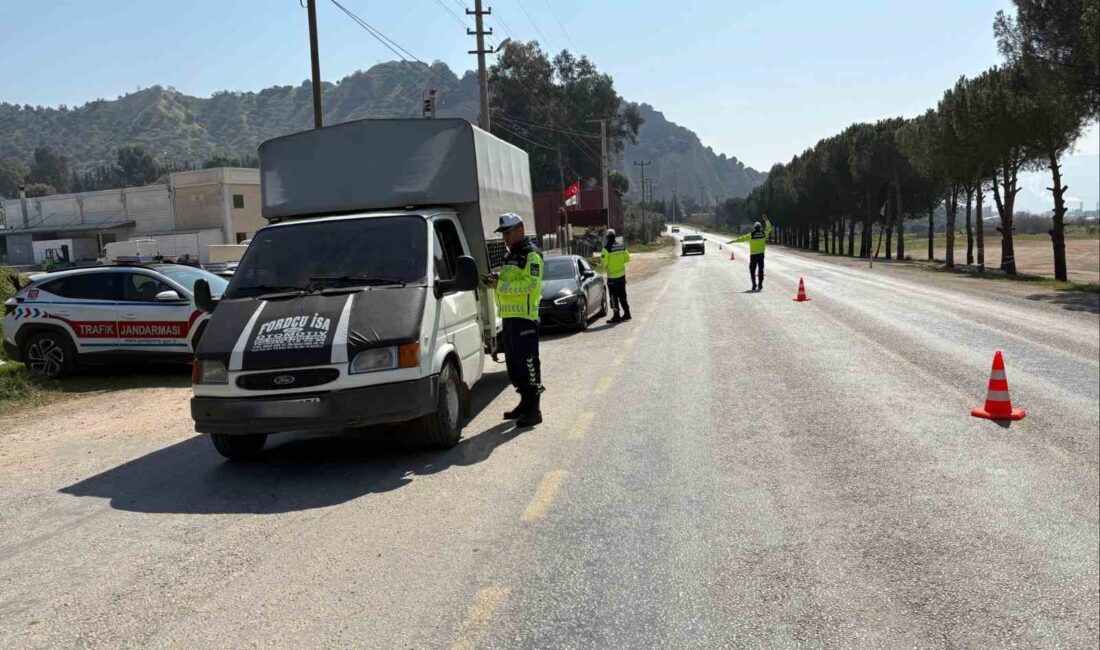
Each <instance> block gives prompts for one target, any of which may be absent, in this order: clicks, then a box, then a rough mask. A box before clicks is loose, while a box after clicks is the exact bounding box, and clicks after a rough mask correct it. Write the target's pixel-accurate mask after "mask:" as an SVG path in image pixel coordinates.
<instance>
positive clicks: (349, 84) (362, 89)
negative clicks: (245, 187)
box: [0, 61, 764, 197]
mask: <svg viewBox="0 0 1100 650" xmlns="http://www.w3.org/2000/svg"><path fill="white" fill-rule="evenodd" d="M429 87H431V88H435V89H436V90H437V97H438V102H437V105H438V111H437V113H438V115H439V116H440V117H464V118H466V119H471V120H473V119H475V118H476V115H477V81H476V77H475V75H474V74H473V73H471V72H467V73H466V74H465V75H464V76H463V77H461V78H460V77H458V76H456V75H455V74H454V73H453V72H452V71H451V70H450V69H449V68H448V67H447V66H446V65H444V64H442V63H436V64H434V65H432V66H430V67H428V66H424V65H421V64H416V63H406V62H396V61H395V62H389V63H382V64H379V65H376V66H374V67H372V68H370V69H369V70H366V71H360V72H356V73H354V74H352V75H349V76H347V77H345V78H343V79H341V80H340V81H338V82H336V83H327V82H326V83H325V84H324V85H323V98H322V102H323V106H324V111H325V114H324V119H325V123H326V124H335V123H339V122H346V121H349V120H355V119H361V118H367V117H419V115H420V108H421V100H422V99H423V97H424V93H425V91H426V90H427V88H429ZM641 109H642V111H643V115H644V116H645V118H646V123H645V124H644V125H643V126H642V130H641V132H640V134H639V143H638V144H637V145H632V146H630V147H628V149H627V150H626V152H625V155H624V156H623V158H622V161H621V162H620V163H619V164H618V165H617V166H619V167H620V168H621V169H622V171H624V172H625V173H627V174H632V173H633V169H632V167H633V165H632V164H631V162H632V161H633V160H640V159H647V160H653V162H654V164H653V166H652V167H651V168H650V169H648V170H647V175H648V174H649V173H650V172H652V173H653V174H654V177H655V178H658V179H659V182H660V186H659V189H658V190H657V193H656V194H657V195H658V196H660V195H661V190H663V189H668V191H669V193H671V191H672V189H673V187H674V181H675V186H676V187H678V188H680V189H679V191H680V192H681V194H682V195H683V194H684V193H694V194H693V195H695V196H697V195H698V188H699V186H700V185H704V186H705V187H706V188H707V192H708V196H709V197H714V196H722V197H732V196H743V195H745V194H747V193H748V191H749V190H750V189H751V188H752V187H753V186H755V185H757V184H759V183H760V182H762V181H763V177H764V174H762V173H760V172H757V171H755V170H753V169H751V168H746V167H744V166H743V165H742V164H741V163H740V162H738V161H737V159H736V158H726V157H725V156H718V155H715V154H714V152H713V151H711V150H710V149H709V148H704V147H703V146H702V144H701V143H700V142H699V138H698V136H696V135H695V134H694V133H693V132H691V131H690V130H688V129H686V128H683V127H681V126H677V125H675V124H673V123H671V122H668V121H667V120H665V119H664V116H662V115H661V114H660V113H659V112H657V111H656V110H654V109H653V108H652V107H650V106H648V105H645V104H643V105H642V106H641ZM312 124H313V118H312V103H311V99H310V85H309V83H308V81H306V82H302V83H301V84H299V85H297V86H273V87H271V88H266V89H264V90H261V91H259V92H230V91H224V92H218V93H215V94H214V95H213V96H212V97H193V96H190V95H185V94H183V93H181V92H178V91H176V90H174V89H172V88H164V87H161V86H154V87H152V88H147V89H144V90H139V91H137V92H134V93H131V94H127V95H123V96H121V97H119V98H118V99H114V100H104V99H97V100H94V101H90V102H88V103H87V104H84V105H83V106H80V107H77V108H69V107H65V106H62V107H58V108H43V107H32V106H16V105H13V104H5V103H0V161H4V160H7V161H21V162H26V161H28V160H30V159H31V157H32V154H33V152H34V149H35V147H41V146H49V147H52V148H53V149H54V150H55V151H57V152H59V153H62V154H64V155H66V156H67V157H68V158H69V161H70V166H71V168H72V169H74V170H76V171H78V172H79V171H83V170H87V169H90V168H93V167H96V166H98V165H104V164H110V163H112V162H114V160H115V150H116V149H117V148H118V147H119V146H122V145H140V146H142V147H144V148H145V150H146V151H148V152H149V153H151V154H152V155H153V156H154V158H155V159H156V160H157V161H158V162H163V161H164V160H167V161H169V162H172V163H184V162H191V163H198V162H201V161H203V160H205V159H208V158H211V157H213V156H215V155H222V156H227V157H232V158H235V157H241V156H246V155H255V152H256V147H257V146H258V145H259V143H260V142H262V141H263V140H266V139H268V138H271V137H275V136H279V135H284V134H287V133H293V132H295V131H301V130H303V129H308V128H310V127H311V126H312ZM634 185H635V187H634V188H633V189H632V193H633V192H636V190H637V184H634Z"/></svg>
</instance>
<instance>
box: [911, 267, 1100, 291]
mask: <svg viewBox="0 0 1100 650" xmlns="http://www.w3.org/2000/svg"><path fill="white" fill-rule="evenodd" d="M923 266H926V267H927V268H930V269H932V270H933V271H939V272H941V273H956V274H959V275H966V276H969V277H972V278H982V279H984V280H1008V281H1009V282H1026V283H1028V284H1031V285H1034V286H1036V287H1044V288H1047V289H1054V290H1055V291H1079V292H1082V293H1100V284H1097V283H1095V282H1072V281H1069V282H1064V281H1062V280H1055V279H1054V278H1044V277H1043V276H1041V275H1028V274H1026V273H1018V274H1016V275H1009V274H1007V273H1005V272H1003V271H998V270H991V269H986V270H985V271H979V270H978V269H976V268H973V267H967V266H959V267H956V268H953V269H949V268H947V267H945V266H943V265H942V264H935V265H932V264H927V263H926V264H924V265H923Z"/></svg>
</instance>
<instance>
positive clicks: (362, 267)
mask: <svg viewBox="0 0 1100 650" xmlns="http://www.w3.org/2000/svg"><path fill="white" fill-rule="evenodd" d="M427 241H428V227H427V223H426V222H425V221H424V219H423V218H422V217H417V216H404V215H402V216H394V217H370V218H365V219H344V220H333V221H303V222H302V223H295V224H291V225H286V226H278V227H275V228H265V229H264V230H261V231H260V232H258V233H256V236H255V237H253V238H252V243H251V244H249V246H248V250H247V251H245V254H244V258H243V259H241V262H240V264H239V265H238V266H237V270H236V272H235V273H234V274H233V279H232V280H231V281H230V282H229V288H228V289H227V291H226V293H225V296H226V297H227V298H244V297H252V296H257V295H261V294H264V293H268V292H270V291H271V288H272V287H278V288H280V289H282V290H291V289H300V290H303V291H311V290H313V289H315V288H316V278H339V279H344V278H346V279H348V282H346V283H341V284H342V285H343V286H351V285H354V284H357V283H356V282H353V280H354V279H356V278H387V279H388V280H391V281H392V282H394V283H408V284H419V283H423V282H424V278H425V275H426V273H427V268H428V257H427V250H428V248H427ZM362 284H363V285H364V286H365V285H367V284H371V283H369V282H363V283H362ZM398 286H400V285H398Z"/></svg>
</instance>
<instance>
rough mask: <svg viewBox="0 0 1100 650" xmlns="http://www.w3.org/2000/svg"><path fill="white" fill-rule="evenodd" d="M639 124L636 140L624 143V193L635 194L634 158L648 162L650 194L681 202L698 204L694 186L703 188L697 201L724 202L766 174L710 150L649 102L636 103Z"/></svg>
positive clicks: (743, 193) (744, 192) (637, 188)
mask: <svg viewBox="0 0 1100 650" xmlns="http://www.w3.org/2000/svg"><path fill="white" fill-rule="evenodd" d="M638 108H639V109H640V111H641V114H642V117H644V118H645V124H643V125H642V128H641V130H640V131H639V132H638V144H636V145H627V147H626V149H625V151H624V152H623V157H622V160H621V161H620V162H619V163H618V165H617V167H618V169H619V171H621V172H623V173H625V174H626V175H627V176H629V177H630V179H631V183H630V188H631V189H630V193H631V194H632V195H635V196H640V194H639V192H640V188H641V173H640V172H639V170H638V167H637V166H635V165H634V162H635V161H646V160H648V161H651V162H652V164H651V165H648V166H646V168H645V175H646V181H647V182H648V181H649V179H650V178H653V179H655V180H656V181H657V184H656V186H655V187H654V189H653V197H654V198H655V199H658V200H660V199H662V198H665V197H668V198H669V199H671V198H672V196H673V194H674V193H675V194H676V195H677V196H679V197H680V200H681V201H684V202H687V203H688V204H692V203H694V204H696V205H697V204H698V203H699V201H700V196H699V187H700V186H703V194H704V195H705V196H704V197H703V199H702V200H703V201H704V202H705V204H706V205H709V206H713V205H714V201H715V199H716V198H717V199H719V200H724V199H731V198H735V197H740V196H746V195H748V193H749V191H751V190H752V188H754V187H756V186H757V185H760V184H761V183H763V182H764V178H765V177H767V175H768V174H767V172H758V171H756V170H755V169H753V168H752V167H746V166H745V165H744V163H742V162H741V161H739V160H738V159H737V158H733V157H729V158H727V157H726V155H725V154H716V153H714V150H713V149H711V148H710V147H704V146H703V143H702V142H700V141H699V136H697V135H695V133H694V132H693V131H691V130H690V129H687V128H684V127H682V126H680V125H678V124H675V123H673V122H669V121H668V120H667V119H665V116H664V115H663V114H661V113H660V112H658V111H657V110H656V109H654V108H653V107H652V106H650V105H649V104H641V105H640V106H639V107H638Z"/></svg>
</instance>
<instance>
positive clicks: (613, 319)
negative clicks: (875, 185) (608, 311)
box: [607, 313, 623, 323]
mask: <svg viewBox="0 0 1100 650" xmlns="http://www.w3.org/2000/svg"><path fill="white" fill-rule="evenodd" d="M607 322H609V323H621V322H623V317H622V316H619V314H618V313H616V314H615V315H614V316H612V317H611V318H609V319H607Z"/></svg>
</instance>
